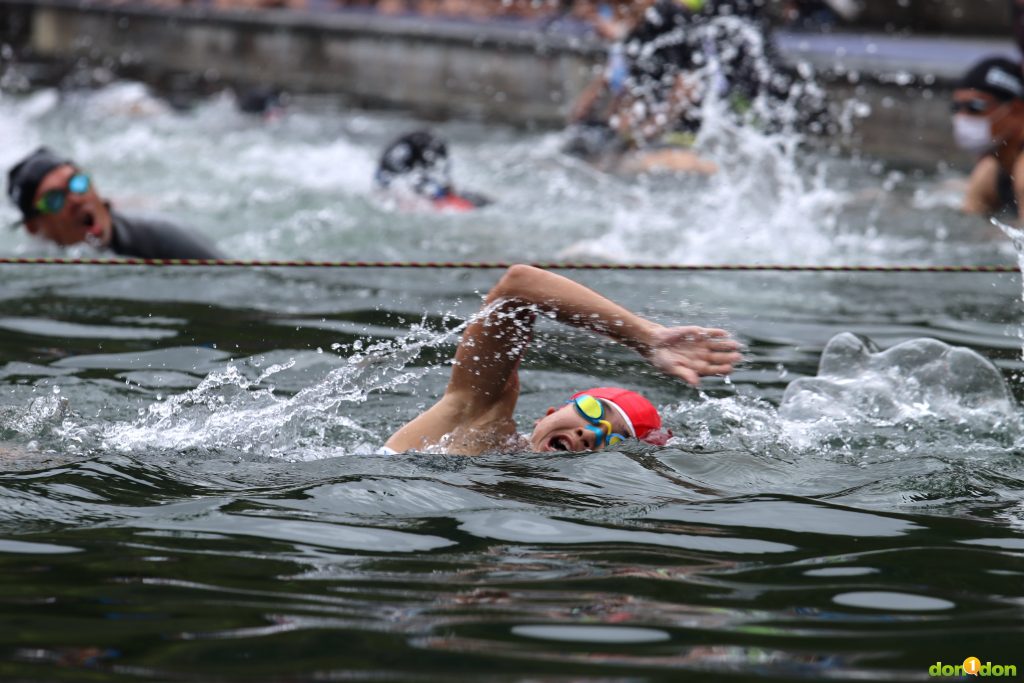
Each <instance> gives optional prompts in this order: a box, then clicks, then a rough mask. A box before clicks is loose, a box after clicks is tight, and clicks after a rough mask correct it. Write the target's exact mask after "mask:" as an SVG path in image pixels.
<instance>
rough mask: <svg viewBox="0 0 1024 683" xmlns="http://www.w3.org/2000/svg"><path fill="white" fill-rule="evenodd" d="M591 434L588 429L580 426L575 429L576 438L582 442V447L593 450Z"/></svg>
mask: <svg viewBox="0 0 1024 683" xmlns="http://www.w3.org/2000/svg"><path fill="white" fill-rule="evenodd" d="M593 436H594V435H593V434H592V433H591V432H590V431H589V430H586V429H583V428H582V427H578V428H577V429H576V438H577V439H579V440H580V441H581V442H583V447H584V448H588V449H590V450H594V443H593V442H594V438H593Z"/></svg>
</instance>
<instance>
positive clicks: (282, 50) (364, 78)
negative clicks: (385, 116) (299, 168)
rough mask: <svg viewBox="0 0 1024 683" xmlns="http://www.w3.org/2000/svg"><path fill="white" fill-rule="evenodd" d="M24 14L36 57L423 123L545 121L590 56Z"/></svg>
mask: <svg viewBox="0 0 1024 683" xmlns="http://www.w3.org/2000/svg"><path fill="white" fill-rule="evenodd" d="M3 10H6V11H7V13H8V15H9V16H19V17H22V19H21V20H22V21H23V20H24V17H25V15H26V14H27V15H29V16H30V17H31V22H30V23H31V32H30V37H29V40H28V46H29V47H30V48H31V50H32V52H33V53H34V54H36V55H38V56H41V57H45V58H73V57H81V56H85V57H87V58H89V59H90V60H92V61H95V62H102V61H104V60H107V61H109V60H112V59H113V60H116V64H117V65H118V66H120V67H123V68H124V69H126V70H128V71H130V72H133V73H136V74H139V75H141V76H142V77H144V78H147V79H149V80H152V79H153V78H156V77H157V76H158V75H159V74H160V72H166V71H168V70H171V71H178V72H190V73H199V74H205V75H206V76H208V77H213V78H216V79H221V80H223V81H226V82H228V83H233V82H242V83H245V82H249V83H259V82H265V83H274V84H279V85H283V86H285V87H287V88H289V89H291V90H294V91H327V92H341V93H344V94H346V95H347V96H349V97H350V98H351V99H352V100H353V101H355V102H356V103H358V104H365V105H386V106H390V107H400V108H408V109H411V110H414V111H417V112H419V113H421V114H423V115H427V116H460V117H479V118H484V119H488V120H495V121H507V122H517V123H521V122H524V121H532V122H536V123H538V124H541V125H554V124H557V123H560V122H561V121H562V120H563V111H564V108H565V106H566V102H567V101H568V100H571V98H572V96H573V94H574V93H576V92H578V91H579V90H580V89H581V88H582V87H583V84H584V83H585V82H586V80H587V79H588V77H589V74H590V72H591V68H592V65H593V64H594V63H595V61H596V60H598V59H599V56H600V50H598V49H596V48H590V49H586V48H581V47H580V46H572V45H570V44H568V42H567V41H565V40H562V41H558V40H555V41H550V42H546V43H544V44H541V43H539V42H538V39H537V36H536V35H535V34H520V33H518V32H514V31H489V32H488V33H487V34H486V35H481V34H480V33H479V31H478V30H477V29H476V28H475V27H472V26H463V25H445V26H441V27H431V28H430V30H429V31H428V30H425V29H424V27H423V25H422V24H421V23H420V22H416V21H403V20H400V19H399V20H396V19H392V18H381V17H375V16H359V15H357V16H351V15H340V14H339V15H334V14H321V15H306V14H292V13H288V12H279V11H275V12H258V13H253V14H244V13H231V14H213V13H205V12H189V11H186V12H177V13H173V14H171V13H168V12H166V11H161V10H155V9H138V8H118V9H113V8H111V7H109V6H102V5H95V6H89V5H81V4H79V3H74V4H71V3H65V2H45V1H43V2H34V3H24V2H4V3H3V4H0V11H3Z"/></svg>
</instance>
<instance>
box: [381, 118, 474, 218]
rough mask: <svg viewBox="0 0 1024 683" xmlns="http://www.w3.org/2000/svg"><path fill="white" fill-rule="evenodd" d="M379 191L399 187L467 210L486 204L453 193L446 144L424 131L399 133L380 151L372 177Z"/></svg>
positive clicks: (440, 204) (448, 206)
mask: <svg viewBox="0 0 1024 683" xmlns="http://www.w3.org/2000/svg"><path fill="white" fill-rule="evenodd" d="M374 180H375V182H376V184H377V187H379V188H380V189H383V190H390V189H397V188H398V187H400V186H401V187H403V188H405V189H407V190H411V191H412V192H414V193H415V194H417V195H419V196H420V197H423V198H425V199H428V200H430V201H431V202H433V204H434V206H435V207H437V208H443V209H455V210H468V209H474V208H478V207H481V206H485V205H487V204H489V203H490V200H488V199H486V198H484V197H480V196H477V195H475V194H472V193H466V192H456V190H455V187H454V184H453V183H452V171H451V160H450V159H449V157H448V144H447V143H446V142H445V141H444V140H443V139H442V138H440V137H439V136H437V135H435V134H434V133H432V132H430V131H428V130H417V131H413V132H411V133H406V134H405V135H402V136H401V137H399V138H398V139H396V140H395V141H393V142H392V143H391V144H390V145H388V146H387V148H386V149H385V150H384V153H383V154H382V155H381V158H380V162H379V163H378V165H377V172H376V174H375V176H374Z"/></svg>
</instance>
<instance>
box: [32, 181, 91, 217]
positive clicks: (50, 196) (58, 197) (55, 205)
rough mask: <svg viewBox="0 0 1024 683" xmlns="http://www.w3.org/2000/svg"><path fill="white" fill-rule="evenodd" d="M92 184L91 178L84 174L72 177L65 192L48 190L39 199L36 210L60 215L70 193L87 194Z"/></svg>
mask: <svg viewBox="0 0 1024 683" xmlns="http://www.w3.org/2000/svg"><path fill="white" fill-rule="evenodd" d="M91 184H92V182H91V181H90V180H89V176H87V175H86V174H84V173H76V174H75V175H73V176H71V178H70V179H69V180H68V186H67V188H66V189H63V190H59V189H58V190H47V191H46V192H44V193H43V196H42V197H40V198H39V201H37V202H36V203H35V206H34V208H35V210H36V211H38V212H39V213H43V214H47V213H60V211H61V209H63V208H64V205H65V204H66V203H67V199H68V192H73V193H75V194H85V193H86V192H88V191H89V186H90V185H91Z"/></svg>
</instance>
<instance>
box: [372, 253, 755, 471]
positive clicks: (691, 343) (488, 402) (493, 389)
mask: <svg viewBox="0 0 1024 683" xmlns="http://www.w3.org/2000/svg"><path fill="white" fill-rule="evenodd" d="M484 311H485V314H484V315H481V316H480V317H478V318H477V320H475V321H474V322H473V323H472V324H471V325H470V326H469V328H467V330H466V332H465V334H464V335H463V337H462V341H461V342H460V343H459V347H458V349H457V351H456V352H455V362H454V367H453V368H452V375H451V379H450V381H449V383H448V388H447V389H446V390H445V395H444V396H443V397H442V398H441V400H440V401H438V403H436V404H435V405H434V406H433V407H432V408H430V409H429V410H428V411H427V412H425V413H423V414H422V415H420V416H419V417H418V418H416V419H415V420H413V421H412V422H410V423H409V424H407V425H406V426H405V427H403V428H402V429H400V430H399V431H398V432H397V433H396V434H395V435H394V436H392V437H391V439H390V440H389V441H388V444H387V445H388V446H389V447H390V448H392V449H394V450H396V451H401V450H410V449H414V448H422V447H423V446H424V445H431V444H436V443H438V442H439V441H440V440H441V438H442V437H444V436H446V435H455V438H458V437H459V433H458V432H459V430H460V429H473V428H478V429H481V430H482V429H483V428H484V427H486V428H487V429H488V430H489V434H495V433H496V434H498V436H500V437H504V438H507V437H509V436H512V435H513V434H514V433H515V424H514V422H513V421H512V415H513V412H514V410H515V404H516V399H517V398H518V394H519V380H518V369H519V362H520V360H521V359H522V357H523V354H524V353H525V352H526V349H527V346H528V345H529V342H530V337H531V334H532V332H533V323H534V316H535V314H536V313H537V312H540V313H544V314H548V315H551V316H552V317H554V318H555V319H556V320H558V321H559V322H563V323H566V324H568V325H572V326H574V327H581V328H584V329H588V330H591V331H594V332H598V333H600V334H603V335H605V336H607V337H610V338H612V339H614V340H615V341H617V342H619V343H621V344H624V345H626V346H628V347H630V348H632V349H634V350H635V351H637V352H638V353H640V354H641V355H642V356H644V357H645V358H646V359H647V360H648V361H649V362H650V363H651V364H652V365H654V366H655V367H657V368H658V369H659V370H661V371H662V372H664V373H666V374H668V375H671V376H674V377H678V378H679V379H682V380H683V381H685V382H688V383H690V384H693V385H696V384H698V383H699V382H700V376H701V375H722V374H728V373H730V372H732V364H733V363H735V362H737V361H738V360H739V359H740V355H739V353H737V349H738V344H737V343H736V342H735V341H733V340H732V339H730V338H729V336H728V333H726V332H725V331H723V330H716V329H705V328H702V327H676V328H666V327H663V326H662V325H659V324H657V323H654V322H651V321H649V320H645V319H644V318H641V317H640V316H638V315H635V314H633V313H631V312H629V311H627V310H626V309H625V308H623V307H622V306H619V305H618V304H616V303H613V302H612V301H609V300H608V299H606V298H605V297H603V296H601V295H600V294H598V293H597V292H594V291H593V290H590V289H588V288H586V287H584V286H583V285H581V284H578V283H576V282H573V281H572V280H570V279H568V278H565V277H562V276H560V275H556V274H555V273H551V272H548V271H545V270H539V269H537V268H532V267H530V266H523V265H518V266H512V267H511V268H509V269H508V270H507V271H506V272H505V275H504V276H503V277H502V278H501V280H500V281H499V282H498V283H497V285H495V286H494V288H493V289H492V290H491V291H490V292H489V293H488V295H487V300H486V307H485V309H484Z"/></svg>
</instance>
